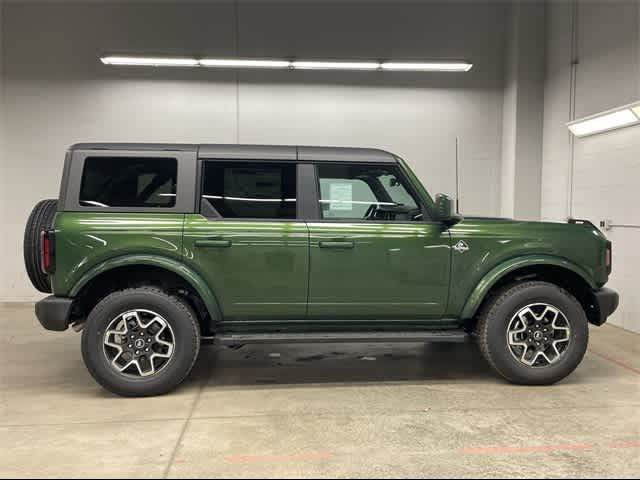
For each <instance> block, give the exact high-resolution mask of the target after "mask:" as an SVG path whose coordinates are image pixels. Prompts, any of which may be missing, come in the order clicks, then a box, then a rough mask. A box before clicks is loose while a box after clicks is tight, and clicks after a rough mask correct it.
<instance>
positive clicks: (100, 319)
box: [82, 287, 200, 397]
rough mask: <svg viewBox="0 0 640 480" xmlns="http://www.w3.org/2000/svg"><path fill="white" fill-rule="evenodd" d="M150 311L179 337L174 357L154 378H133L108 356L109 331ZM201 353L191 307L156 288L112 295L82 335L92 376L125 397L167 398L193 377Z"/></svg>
mask: <svg viewBox="0 0 640 480" xmlns="http://www.w3.org/2000/svg"><path fill="white" fill-rule="evenodd" d="M135 309H146V310H150V311H153V312H156V313H157V314H159V315H161V316H162V317H163V318H164V319H165V320H166V321H167V323H168V324H169V325H170V326H171V329H172V330H173V334H174V336H175V350H174V353H173V357H172V358H171V359H170V360H169V362H168V363H167V365H166V367H164V368H163V369H162V370H160V371H158V372H157V373H155V374H154V375H152V376H150V377H138V378H133V377H131V376H126V375H123V374H122V373H119V372H118V371H116V369H114V368H113V367H112V366H111V364H110V362H109V359H108V358H107V356H106V355H105V351H104V347H103V342H104V335H105V330H106V329H107V328H108V326H109V324H110V323H111V322H112V321H113V319H114V318H116V317H117V316H118V315H121V314H122V313H124V312H127V311H129V310H135ZM199 351H200V328H199V325H198V320H197V318H196V315H195V314H194V312H193V310H192V309H191V307H190V306H189V305H188V304H187V303H186V302H185V301H184V300H182V299H181V298H179V297H176V296H172V295H169V294H168V293H166V292H164V291H162V290H159V289H157V288H152V287H142V288H130V289H126V290H120V291H117V292H114V293H111V294H110V295H108V296H107V297H105V298H104V299H103V300H101V301H100V302H99V303H98V304H97V305H96V306H95V307H94V308H93V310H92V311H91V313H90V314H89V317H88V318H87V323H86V326H85V328H84V330H83V333H82V357H83V359H84V363H85V365H86V366H87V369H88V370H89V373H90V374H91V376H92V377H93V378H94V379H95V380H96V381H97V382H98V383H99V384H100V385H102V386H103V387H104V388H105V389H106V390H108V391H110V392H112V393H115V394H116V395H121V396H124V397H147V396H155V395H163V394H165V393H168V392H170V391H172V390H174V389H175V388H177V387H178V385H180V384H181V383H182V382H183V380H184V379H185V378H186V377H187V376H188V375H189V373H190V372H191V369H192V368H193V365H194V364H195V362H196V359H197V358H198V353H199Z"/></svg>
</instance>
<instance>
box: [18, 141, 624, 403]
mask: <svg viewBox="0 0 640 480" xmlns="http://www.w3.org/2000/svg"><path fill="white" fill-rule="evenodd" d="M24 252H25V265H26V269H27V272H28V274H29V277H30V278H31V280H32V282H33V284H34V286H35V287H36V288H37V289H39V290H40V291H42V292H52V293H53V294H52V295H51V296H49V297H47V298H45V299H43V300H41V301H40V302H38V303H37V304H36V307H35V310H36V315H37V317H38V319H39V320H40V322H41V323H42V325H43V326H44V327H45V328H46V329H49V330H55V331H64V330H66V329H67V328H68V327H69V326H72V327H73V328H74V329H75V330H76V331H82V354H83V357H84V361H85V363H86V365H87V368H88V369H89V372H90V373H91V374H92V375H93V377H94V378H95V379H96V380H97V381H98V382H99V383H100V384H101V385H103V386H104V387H105V388H106V389H108V390H110V391H112V392H115V393H117V394H120V395H126V396H144V395H157V394H162V393H165V392H168V391H170V390H172V389H174V388H175V387H177V386H178V385H179V384H180V383H181V382H182V381H183V380H184V378H185V377H186V376H187V375H188V374H189V372H190V370H191V368H192V367H193V364H194V362H195V361H196V358H197V356H198V352H199V349H200V345H201V343H202V342H203V341H204V340H207V341H211V342H214V343H217V344H220V345H232V346H237V345H243V344H248V343H267V342H272V343H293V342H297V343H301V342H308V343H316V342H375V341H384V342H423V341H448V342H461V341H466V340H467V339H470V338H472V337H475V339H476V341H477V342H478V345H479V347H480V350H481V351H482V354H483V355H484V357H485V358H486V359H487V361H488V362H489V363H490V364H491V366H492V367H493V368H494V369H495V371H496V372H497V373H498V374H500V375H501V376H503V377H504V378H506V379H507V380H509V381H511V382H514V383H519V384H532V385H540V384H550V383H553V382H556V381H558V380H560V379H562V378H564V377H565V376H567V375H568V374H569V373H571V372H572V371H573V370H574V369H575V368H576V367H577V365H578V364H579V363H580V361H581V360H582V357H583V356H584V354H585V351H586V349H587V342H588V324H589V323H591V324H594V325H602V324H603V323H604V322H605V321H606V319H607V317H608V316H609V315H610V314H611V313H613V312H614V310H615V309H616V307H617V305H618V295H617V293H615V292H614V291H612V290H610V289H607V288H603V286H604V285H605V283H606V282H607V280H608V276H609V273H610V271H611V243H610V242H608V241H607V239H606V238H605V236H604V235H603V234H602V233H601V232H600V231H599V230H598V228H596V227H595V226H594V225H593V224H591V223H590V222H588V221H581V220H570V221H569V223H568V224H563V223H541V222H524V221H517V220H509V219H502V218H480V217H465V218H463V217H461V216H459V215H457V214H456V213H454V212H453V211H452V204H451V200H450V199H449V198H448V197H446V196H444V195H438V196H436V198H435V200H434V199H432V197H431V196H430V195H429V193H428V192H427V190H426V189H425V188H424V187H423V186H422V184H421V183H420V182H419V180H418V179H417V177H416V176H415V174H414V173H413V172H412V171H411V169H410V168H409V167H408V166H407V164H406V163H405V162H404V161H403V160H402V159H400V158H398V157H397V156H395V155H393V154H391V153H388V152H385V151H382V150H376V149H361V148H332V147H295V146H253V145H180V144H178V145H176V144H78V145H74V146H73V147H71V148H70V149H69V151H68V152H67V155H66V160H65V163H64V172H63V177H62V186H61V190H60V197H59V199H58V200H44V201H42V202H40V203H39V204H38V205H36V207H35V208H34V210H33V212H32V214H31V216H30V218H29V220H28V223H27V228H26V231H25V244H24Z"/></svg>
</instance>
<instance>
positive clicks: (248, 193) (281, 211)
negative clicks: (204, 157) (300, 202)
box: [202, 162, 296, 218]
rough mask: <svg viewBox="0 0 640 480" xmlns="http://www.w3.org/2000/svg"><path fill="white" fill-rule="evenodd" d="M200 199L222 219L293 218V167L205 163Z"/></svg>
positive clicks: (294, 168)
mask: <svg viewBox="0 0 640 480" xmlns="http://www.w3.org/2000/svg"><path fill="white" fill-rule="evenodd" d="M202 201H203V202H208V203H209V204H210V205H211V206H212V207H213V208H215V209H216V210H217V212H218V213H219V214H220V215H221V216H222V217H225V218H296V166H295V165H294V164H287V163H265V162H260V163H244V162H205V164H204V171H203V179H202Z"/></svg>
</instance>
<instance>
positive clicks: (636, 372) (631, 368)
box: [589, 350, 640, 375]
mask: <svg viewBox="0 0 640 480" xmlns="http://www.w3.org/2000/svg"><path fill="white" fill-rule="evenodd" d="M589 351H590V352H591V353H593V354H594V355H595V356H596V357H600V358H603V359H605V360H607V361H609V362H611V363H614V364H616V365H618V366H619V367H622V368H624V369H626V370H629V371H630V372H633V373H635V374H637V375H640V370H638V369H637V368H633V367H632V366H631V365H627V364H626V363H624V362H621V361H620V360H616V359H615V358H611V357H610V356H608V355H605V354H604V353H600V352H596V351H595V350H589Z"/></svg>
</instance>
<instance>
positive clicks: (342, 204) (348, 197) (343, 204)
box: [329, 183, 353, 210]
mask: <svg viewBox="0 0 640 480" xmlns="http://www.w3.org/2000/svg"><path fill="white" fill-rule="evenodd" d="M329 199H330V200H331V203H329V209H330V210H351V209H352V208H353V185H352V184H350V183H332V184H331V187H330V189H329Z"/></svg>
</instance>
